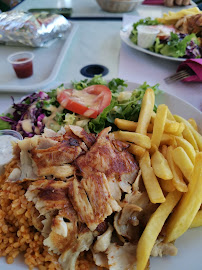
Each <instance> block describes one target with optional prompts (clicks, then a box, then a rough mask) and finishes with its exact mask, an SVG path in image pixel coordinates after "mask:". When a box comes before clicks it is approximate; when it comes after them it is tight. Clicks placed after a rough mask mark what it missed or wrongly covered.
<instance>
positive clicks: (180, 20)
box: [129, 8, 202, 59]
mask: <svg viewBox="0 0 202 270" xmlns="http://www.w3.org/2000/svg"><path fill="white" fill-rule="evenodd" d="M166 15H167V14H165V15H164V18H156V19H151V18H150V17H148V18H144V19H140V20H139V21H138V22H136V23H134V24H133V29H132V31H131V33H130V36H129V38H130V40H131V41H132V43H133V44H135V45H139V44H141V41H139V40H138V39H140V38H141V37H140V36H139V35H138V26H140V25H144V26H147V28H148V29H150V30H151V31H152V30H154V29H156V30H158V31H159V32H158V33H157V35H156V38H155V39H154V41H153V44H152V45H149V47H147V49H148V50H150V51H151V52H154V53H157V54H162V55H165V56H170V57H174V58H187V59H190V58H201V57H202V12H200V11H199V10H198V9H197V8H194V10H193V9H190V11H189V9H188V10H186V13H184V12H183V10H182V11H180V12H178V13H174V14H173V13H171V14H168V15H167V16H166ZM169 18H170V19H169ZM148 29H147V30H148ZM144 39H145V38H144ZM145 40H146V39H145Z"/></svg>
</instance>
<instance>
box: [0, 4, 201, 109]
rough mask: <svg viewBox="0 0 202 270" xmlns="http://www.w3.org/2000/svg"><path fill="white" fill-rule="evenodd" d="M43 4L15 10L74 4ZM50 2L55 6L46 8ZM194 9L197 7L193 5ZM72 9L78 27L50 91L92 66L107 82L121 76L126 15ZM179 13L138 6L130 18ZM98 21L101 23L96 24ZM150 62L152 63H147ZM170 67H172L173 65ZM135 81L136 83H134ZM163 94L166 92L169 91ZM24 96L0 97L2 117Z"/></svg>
mask: <svg viewBox="0 0 202 270" xmlns="http://www.w3.org/2000/svg"><path fill="white" fill-rule="evenodd" d="M44 1H45V0H44ZM44 1H43V0H26V1H24V2H22V3H21V4H20V5H18V6H17V7H16V8H15V10H24V11H26V10H28V9H30V8H41V7H44V5H46V7H61V5H63V7H64V6H66V7H69V6H70V2H71V1H70V0H68V1H65V0H64V1H59V0H58V1H54V3H55V6H53V1H45V2H44ZM48 2H49V3H52V4H51V5H49V6H47V3H48ZM192 6H195V4H192ZM189 7H190V6H189ZM72 8H73V14H72V22H73V23H74V24H76V25H78V26H79V27H78V30H77V32H76V34H75V36H74V38H73V40H72V42H71V44H70V47H69V49H68V51H67V53H66V55H65V56H64V60H63V63H62V65H61V67H60V70H59V72H58V75H57V78H56V79H55V81H53V82H51V83H50V84H48V85H46V86H45V88H46V89H51V88H52V87H55V86H57V85H59V84H60V83H66V82H71V81H74V80H80V79H84V78H86V77H84V76H83V75H81V73H80V70H81V68H82V67H84V66H86V65H90V64H100V65H104V66H106V67H107V68H108V69H109V73H108V74H107V75H106V76H105V77H104V78H105V79H106V80H109V79H111V78H115V77H118V75H121V74H120V70H121V67H120V65H119V64H120V62H119V60H120V59H119V57H120V50H122V49H123V48H122V47H123V46H124V45H125V44H124V45H123V44H122V42H121V39H120V34H119V33H120V29H121V27H122V20H121V17H122V16H123V15H124V14H120V13H119V14H115V13H108V12H104V11H102V10H101V9H100V7H99V6H98V5H97V3H96V1H95V0H85V1H82V0H73V1H72ZM183 8H184V7H183ZM180 9H182V7H174V8H167V7H164V6H146V5H139V6H138V8H137V9H136V10H134V11H133V12H130V13H128V14H130V15H134V16H143V17H146V16H152V17H159V16H162V15H163V13H164V12H168V10H171V11H179V10H180ZM92 17H93V18H92ZM96 17H97V18H99V19H97V20H96V19H95V18H96ZM121 44H122V45H121ZM1 49H3V48H1ZM128 49H129V48H128ZM148 61H152V60H151V59H148ZM164 61H165V60H164ZM150 64H151V62H150ZM170 64H171V63H169V61H168V62H167V65H168V66H169V65H170ZM171 65H173V63H172V64H171ZM146 68H147V65H145V69H146ZM174 71H175V70H173V72H174ZM123 75H124V74H123ZM145 80H147V78H145ZM133 81H134V82H136V81H135V79H134V80H133ZM148 81H149V80H148ZM200 87H201V84H199V83H198V84H197V87H195V88H197V89H198V91H199V90H201V89H199V88H200ZM174 88H175V84H173V89H174ZM36 90H37V89H36ZM163 90H165V91H166V87H165V88H164V89H163ZM176 91H177V88H176ZM190 91H191V89H190ZM174 94H175V93H174ZM24 95H25V93H12V92H7V93H0V113H3V112H4V111H6V110H7V109H8V108H9V107H10V106H11V104H12V100H11V98H10V96H13V97H14V99H15V100H16V101H17V100H19V99H20V98H21V97H22V96H24ZM194 95H196V96H197V97H198V100H200V102H201V101H202V97H201V95H200V93H199V92H198V93H197V92H196V91H194ZM178 96H179V97H180V98H182V99H183V97H184V94H183V91H180V93H178ZM187 101H188V100H187ZM200 102H199V103H200ZM190 103H191V101H190ZM199 103H197V104H193V105H194V106H196V107H197V108H198V109H200V106H199V105H198V104H199Z"/></svg>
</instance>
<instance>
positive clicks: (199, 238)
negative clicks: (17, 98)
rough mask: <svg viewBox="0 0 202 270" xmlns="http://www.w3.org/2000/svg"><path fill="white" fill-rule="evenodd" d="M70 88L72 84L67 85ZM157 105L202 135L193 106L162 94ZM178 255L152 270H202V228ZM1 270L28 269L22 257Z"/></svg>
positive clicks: (154, 262)
mask: <svg viewBox="0 0 202 270" xmlns="http://www.w3.org/2000/svg"><path fill="white" fill-rule="evenodd" d="M65 86H67V87H70V84H65ZM138 86H139V84H136V83H129V82H128V90H133V89H135V88H136V87H138ZM156 103H157V104H162V103H163V104H166V105H167V106H168V107H169V109H170V110H171V112H172V113H173V114H179V115H180V116H183V117H184V118H186V119H188V118H194V119H195V120H196V122H197V124H198V127H199V132H200V133H202V121H201V119H202V113H201V112H200V111H199V110H197V109H196V108H195V107H193V106H192V105H190V104H188V103H186V102H184V101H183V100H181V99H179V98H177V97H175V96H173V95H170V94H168V93H165V92H163V93H161V94H159V95H158V96H157V97H156ZM175 245H176V247H177V248H178V254H177V256H175V257H170V256H167V257H163V258H159V257H158V258H151V261H150V270H181V269H183V270H201V269H202V260H201V254H202V227H200V228H194V229H190V230H188V231H187V232H186V233H185V234H184V235H183V236H181V237H180V238H179V239H178V240H177V241H176V242H175ZM0 269H1V270H23V269H28V268H27V267H26V265H25V264H24V263H23V259H22V257H21V256H20V258H18V259H17V260H16V261H15V263H14V264H11V265H8V264H6V262H5V258H0Z"/></svg>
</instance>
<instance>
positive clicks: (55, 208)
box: [25, 180, 77, 236]
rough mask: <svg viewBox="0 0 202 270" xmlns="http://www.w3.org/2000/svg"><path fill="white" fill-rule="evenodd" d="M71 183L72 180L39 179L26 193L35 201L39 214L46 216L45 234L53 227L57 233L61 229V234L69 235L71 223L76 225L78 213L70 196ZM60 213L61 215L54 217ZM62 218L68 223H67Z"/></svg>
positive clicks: (44, 222)
mask: <svg viewBox="0 0 202 270" xmlns="http://www.w3.org/2000/svg"><path fill="white" fill-rule="evenodd" d="M69 185H70V181H69V182H62V181H54V180H39V181H35V182H33V183H32V185H30V186H29V188H28V190H27V192H26V193H25V197H26V198H27V200H28V201H32V202H34V204H35V208H36V209H37V210H38V211H39V214H40V215H42V216H44V217H45V220H44V221H43V224H44V228H43V230H42V233H43V235H44V236H47V235H48V234H49V233H50V231H51V227H54V228H55V229H54V231H56V232H57V233H58V231H59V230H61V233H59V234H61V235H63V236H64V235H67V234H68V227H69V223H72V224H73V225H74V226H76V224H77V214H76V212H75V210H74V208H73V206H72V204H71V202H70V200H69V198H68V188H69ZM58 214H59V217H58V218H55V219H54V217H55V216H56V215H58ZM62 218H65V220H68V223H67V224H65V223H64V222H65V221H64V220H62ZM70 227H71V226H70Z"/></svg>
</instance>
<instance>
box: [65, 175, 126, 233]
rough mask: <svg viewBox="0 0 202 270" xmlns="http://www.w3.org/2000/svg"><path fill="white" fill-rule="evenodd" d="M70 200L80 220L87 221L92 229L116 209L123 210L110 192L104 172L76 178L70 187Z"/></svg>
mask: <svg viewBox="0 0 202 270" xmlns="http://www.w3.org/2000/svg"><path fill="white" fill-rule="evenodd" d="M70 200H71V202H72V205H73V206H74V209H75V210H76V212H77V214H78V216H79V219H80V221H81V222H83V223H86V224H87V226H88V228H89V229H90V230H91V231H94V230H95V229H96V228H97V226H98V225H99V224H100V223H102V222H103V221H104V220H105V218H106V217H107V216H110V215H111V214H112V213H113V212H114V211H120V210H121V207H120V206H119V205H118V203H117V202H116V200H115V199H114V198H113V197H112V195H111V193H110V190H109V185H108V181H107V178H106V176H105V174H104V173H98V172H97V173H95V174H91V175H90V176H88V177H87V176H86V177H84V178H83V179H82V180H81V181H80V182H79V181H78V180H77V179H76V178H74V181H73V183H72V186H71V187H70Z"/></svg>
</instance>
